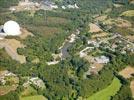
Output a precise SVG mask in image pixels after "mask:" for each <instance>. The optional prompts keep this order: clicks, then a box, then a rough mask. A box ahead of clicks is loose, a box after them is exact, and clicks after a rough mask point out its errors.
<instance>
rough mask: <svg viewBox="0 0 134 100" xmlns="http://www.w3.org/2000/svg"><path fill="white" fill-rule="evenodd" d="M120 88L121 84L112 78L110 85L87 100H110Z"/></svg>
mask: <svg viewBox="0 0 134 100" xmlns="http://www.w3.org/2000/svg"><path fill="white" fill-rule="evenodd" d="M120 87H121V83H120V81H119V79H117V78H114V79H113V82H112V83H111V85H109V86H108V87H107V88H105V89H103V90H101V91H99V92H97V93H95V94H94V95H92V96H90V97H89V98H88V99H87V100H110V97H111V96H113V95H115V94H116V93H117V91H118V90H119V89H120Z"/></svg>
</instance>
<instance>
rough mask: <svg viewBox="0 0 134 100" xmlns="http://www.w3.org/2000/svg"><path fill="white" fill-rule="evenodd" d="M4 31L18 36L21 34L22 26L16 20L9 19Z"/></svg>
mask: <svg viewBox="0 0 134 100" xmlns="http://www.w3.org/2000/svg"><path fill="white" fill-rule="evenodd" d="M3 31H4V33H5V34H6V35H11V36H17V35H20V34H21V31H20V26H19V24H18V23H17V22H15V21H12V20H10V21H7V22H6V23H5V24H4V26H3Z"/></svg>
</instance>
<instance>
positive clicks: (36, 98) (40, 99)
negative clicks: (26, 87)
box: [20, 95, 47, 100]
mask: <svg viewBox="0 0 134 100" xmlns="http://www.w3.org/2000/svg"><path fill="white" fill-rule="evenodd" d="M20 100H47V99H46V98H45V97H44V96H42V95H35V96H27V97H22V98H20Z"/></svg>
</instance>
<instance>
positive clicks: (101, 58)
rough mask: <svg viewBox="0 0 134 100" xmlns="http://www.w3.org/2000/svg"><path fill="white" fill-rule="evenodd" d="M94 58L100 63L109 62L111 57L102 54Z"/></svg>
mask: <svg viewBox="0 0 134 100" xmlns="http://www.w3.org/2000/svg"><path fill="white" fill-rule="evenodd" d="M94 59H95V61H96V62H97V63H99V64H107V63H108V62H109V58H108V57H106V56H100V57H96V58H94Z"/></svg>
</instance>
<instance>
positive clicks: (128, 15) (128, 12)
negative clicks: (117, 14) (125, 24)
mask: <svg viewBox="0 0 134 100" xmlns="http://www.w3.org/2000/svg"><path fill="white" fill-rule="evenodd" d="M121 16H127V17H133V16H134V10H128V11H125V12H123V13H122V14H121Z"/></svg>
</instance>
